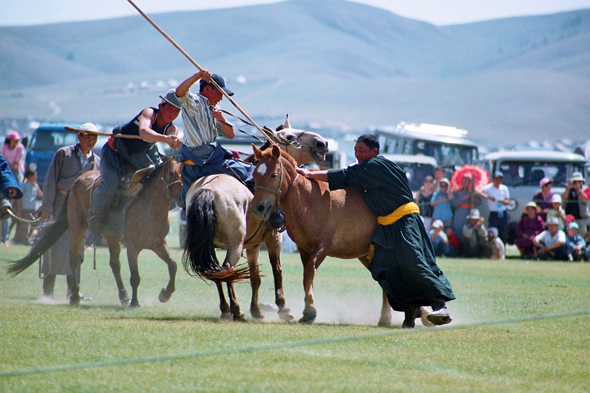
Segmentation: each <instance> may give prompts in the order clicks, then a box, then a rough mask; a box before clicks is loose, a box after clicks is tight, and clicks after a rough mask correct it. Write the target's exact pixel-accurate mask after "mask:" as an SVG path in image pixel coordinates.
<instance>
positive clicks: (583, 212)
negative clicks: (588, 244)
mask: <svg viewBox="0 0 590 393" xmlns="http://www.w3.org/2000/svg"><path fill="white" fill-rule="evenodd" d="M583 188H584V177H583V176H582V174H581V173H580V172H574V173H573V174H572V177H571V178H570V179H569V180H568V183H567V187H566V189H565V191H564V192H563V194H561V199H562V201H563V202H562V203H563V204H564V205H565V209H564V210H565V214H571V215H572V216H574V219H575V220H576V223H577V224H578V227H579V228H580V230H579V233H580V236H582V237H584V236H585V235H586V221H587V218H588V197H587V196H586V194H585V193H584V190H583Z"/></svg>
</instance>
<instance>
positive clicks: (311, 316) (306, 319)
mask: <svg viewBox="0 0 590 393" xmlns="http://www.w3.org/2000/svg"><path fill="white" fill-rule="evenodd" d="M316 317H317V313H315V312H314V313H309V314H303V317H301V319H299V323H310V324H311V323H313V322H314V321H315V318H316Z"/></svg>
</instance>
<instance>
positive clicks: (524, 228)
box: [515, 202, 545, 259]
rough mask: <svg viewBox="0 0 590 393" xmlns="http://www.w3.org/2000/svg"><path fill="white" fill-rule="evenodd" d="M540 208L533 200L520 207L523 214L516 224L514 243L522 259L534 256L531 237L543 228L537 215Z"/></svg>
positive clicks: (541, 221) (541, 220) (543, 225)
mask: <svg viewBox="0 0 590 393" xmlns="http://www.w3.org/2000/svg"><path fill="white" fill-rule="evenodd" d="M540 210H541V209H539V206H537V204H536V203H535V202H529V203H527V204H526V205H524V207H523V208H522V212H523V213H524V214H523V215H522V217H521V218H520V220H519V221H518V224H516V241H515V243H516V247H518V251H520V257H521V258H523V259H525V258H528V257H532V256H534V253H535V248H534V246H533V238H534V237H535V236H537V235H538V234H539V233H541V232H543V230H544V229H545V224H543V219H542V218H541V216H540V215H539V212H540Z"/></svg>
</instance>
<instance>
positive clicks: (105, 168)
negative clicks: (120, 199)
mask: <svg viewBox="0 0 590 393" xmlns="http://www.w3.org/2000/svg"><path fill="white" fill-rule="evenodd" d="M103 152H105V151H104V149H103ZM105 153H106V152H105ZM112 154H116V153H114V152H113V153H112ZM119 178H120V170H119V168H118V167H116V166H115V165H113V163H112V162H110V160H108V159H105V160H103V161H102V162H101V167H100V184H99V185H98V186H97V187H96V188H95V189H94V192H93V193H92V207H91V208H90V209H89V210H88V229H89V230H90V233H91V234H92V235H93V236H94V238H95V239H98V238H99V237H100V232H101V230H102V225H103V222H104V213H105V211H106V210H107V209H108V208H109V207H110V206H111V204H113V202H115V200H116V199H117V196H118V194H119Z"/></svg>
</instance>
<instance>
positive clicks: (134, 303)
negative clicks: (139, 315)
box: [129, 302, 141, 308]
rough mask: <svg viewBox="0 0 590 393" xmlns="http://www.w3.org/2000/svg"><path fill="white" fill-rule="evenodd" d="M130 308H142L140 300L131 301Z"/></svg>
mask: <svg viewBox="0 0 590 393" xmlns="http://www.w3.org/2000/svg"><path fill="white" fill-rule="evenodd" d="M129 307H130V308H140V307H141V306H140V305H139V302H131V303H130V304H129Z"/></svg>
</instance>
